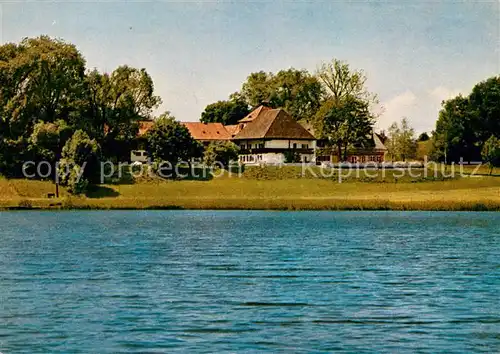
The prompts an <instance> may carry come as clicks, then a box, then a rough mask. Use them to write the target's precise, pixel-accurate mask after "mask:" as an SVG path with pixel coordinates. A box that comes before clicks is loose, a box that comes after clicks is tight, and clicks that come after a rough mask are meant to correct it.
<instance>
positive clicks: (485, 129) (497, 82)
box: [469, 76, 500, 146]
mask: <svg viewBox="0 0 500 354" xmlns="http://www.w3.org/2000/svg"><path fill="white" fill-rule="evenodd" d="M469 105H470V111H471V112H472V113H471V115H472V116H473V119H472V120H473V125H472V128H473V129H474V132H475V135H476V138H477V143H478V145H480V146H481V145H483V144H484V143H485V142H486V140H488V139H489V138H490V137H491V134H494V135H495V136H497V137H500V76H495V77H491V78H489V79H487V80H485V81H482V82H480V83H478V84H477V85H475V86H474V88H473V89H472V93H471V94H470V95H469Z"/></svg>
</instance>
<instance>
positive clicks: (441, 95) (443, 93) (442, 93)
mask: <svg viewBox="0 0 500 354" xmlns="http://www.w3.org/2000/svg"><path fill="white" fill-rule="evenodd" d="M459 93H460V91H459V90H454V89H449V88H447V87H444V86H438V87H435V88H433V89H432V90H430V91H429V95H430V96H431V97H432V98H434V99H435V100H436V101H438V102H439V103H441V102H442V101H444V100H447V99H449V98H452V97H455V96H457V95H458V94H459Z"/></svg>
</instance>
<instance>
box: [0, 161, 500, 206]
mask: <svg viewBox="0 0 500 354" xmlns="http://www.w3.org/2000/svg"><path fill="white" fill-rule="evenodd" d="M297 169H299V170H300V167H298V168H292V167H285V168H282V169H273V168H264V169H262V168H258V167H255V168H250V169H247V170H246V171H245V173H244V174H243V176H242V177H235V176H233V177H230V176H227V175H224V176H222V177H219V178H213V179H211V180H208V181H197V180H182V181H164V180H158V179H148V180H137V181H135V183H130V182H129V183H124V184H104V185H99V186H95V187H93V188H92V190H90V191H89V192H88V193H87V196H82V197H75V196H70V195H68V194H67V193H66V191H65V190H64V188H61V197H60V198H59V199H48V198H46V197H47V194H48V193H53V192H54V190H55V188H54V185H53V184H52V183H51V182H49V181H45V182H43V181H32V180H7V179H0V208H4V209H9V208H55V209H58V208H67V209H70V208H83V209H152V208H157V209H170V208H172V209H175V208H178V209H182V208H186V209H273V210H341V209H344V210H364V209H366V210H379V209H380V210H387V209H395V210H500V175H498V174H494V175H492V176H488V175H487V168H484V170H481V171H479V172H480V175H478V176H467V175H466V174H467V173H471V172H472V169H469V168H468V169H467V171H468V172H467V171H466V173H465V176H464V177H456V178H453V179H446V178H443V177H442V176H441V175H439V176H437V177H433V176H432V177H427V178H424V177H423V176H420V177H418V176H417V177H414V178H410V177H403V178H399V179H395V178H394V173H393V171H387V174H386V175H385V176H381V175H377V176H376V177H371V178H366V177H363V176H361V177H359V178H358V177H356V176H351V177H349V178H344V179H343V180H342V183H338V175H337V174H333V175H332V177H328V178H327V177H325V178H312V176H309V175H308V176H306V177H301V175H300V171H298V170H297ZM429 175H432V174H429Z"/></svg>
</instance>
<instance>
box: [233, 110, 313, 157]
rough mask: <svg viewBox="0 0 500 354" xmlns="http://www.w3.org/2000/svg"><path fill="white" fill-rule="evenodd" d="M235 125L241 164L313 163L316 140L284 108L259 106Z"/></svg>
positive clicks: (235, 140) (234, 138) (234, 139)
mask: <svg viewBox="0 0 500 354" xmlns="http://www.w3.org/2000/svg"><path fill="white" fill-rule="evenodd" d="M238 123H239V125H238V126H239V128H241V129H240V130H239V131H238V132H237V133H236V134H235V135H234V137H233V138H232V140H233V141H234V142H235V143H236V144H237V145H238V146H239V147H240V161H241V162H242V163H260V162H262V163H283V162H312V161H314V150H315V148H316V139H315V138H314V136H313V135H312V134H311V133H309V132H308V131H307V130H306V129H305V128H304V127H303V126H302V125H300V124H299V123H297V121H296V120H295V119H294V118H293V117H291V116H290V115H289V114H288V113H287V112H285V111H284V110H283V109H280V108H278V109H271V108H268V107H264V106H260V107H258V108H256V109H255V110H254V111H252V112H251V113H250V114H249V115H248V116H246V117H245V118H243V119H242V120H240V121H239V122H238Z"/></svg>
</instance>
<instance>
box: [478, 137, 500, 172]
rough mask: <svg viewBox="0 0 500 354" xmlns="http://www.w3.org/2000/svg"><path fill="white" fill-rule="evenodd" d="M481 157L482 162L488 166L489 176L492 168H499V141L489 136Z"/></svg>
mask: <svg viewBox="0 0 500 354" xmlns="http://www.w3.org/2000/svg"><path fill="white" fill-rule="evenodd" d="M481 155H482V157H483V161H484V162H486V163H487V164H488V165H489V166H490V175H491V174H492V172H493V167H498V166H500V139H498V138H497V137H495V136H494V135H492V136H490V138H489V139H488V140H486V142H485V144H484V146H483V149H482V152H481Z"/></svg>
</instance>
